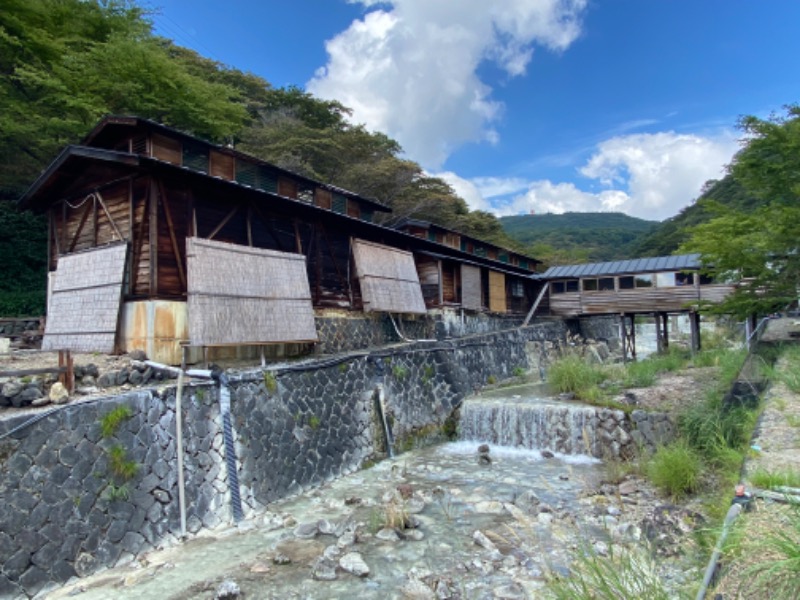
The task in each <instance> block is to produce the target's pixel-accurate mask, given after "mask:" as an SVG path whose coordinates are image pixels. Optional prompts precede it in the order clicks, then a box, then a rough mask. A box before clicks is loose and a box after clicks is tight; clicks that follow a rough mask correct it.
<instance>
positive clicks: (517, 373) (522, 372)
mask: <svg viewBox="0 0 800 600" xmlns="http://www.w3.org/2000/svg"><path fill="white" fill-rule="evenodd" d="M512 372H513V374H514V377H522V376H524V375H525V369H523V368H522V367H514V371H512Z"/></svg>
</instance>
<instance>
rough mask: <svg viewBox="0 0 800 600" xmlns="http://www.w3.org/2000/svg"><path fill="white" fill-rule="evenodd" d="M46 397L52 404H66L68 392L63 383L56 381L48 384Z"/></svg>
mask: <svg viewBox="0 0 800 600" xmlns="http://www.w3.org/2000/svg"><path fill="white" fill-rule="evenodd" d="M48 397H49V398H50V402H52V403H53V404H66V402H67V400H69V392H68V391H67V388H65V387H64V384H63V383H61V382H60V381H57V382H55V383H54V384H53V385H52V386H50V393H49V394H48Z"/></svg>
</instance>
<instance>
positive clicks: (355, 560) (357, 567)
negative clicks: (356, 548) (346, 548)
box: [339, 552, 369, 577]
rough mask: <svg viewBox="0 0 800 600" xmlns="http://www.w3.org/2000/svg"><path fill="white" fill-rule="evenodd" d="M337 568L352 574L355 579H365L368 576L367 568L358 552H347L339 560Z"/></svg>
mask: <svg viewBox="0 0 800 600" xmlns="http://www.w3.org/2000/svg"><path fill="white" fill-rule="evenodd" d="M339 566H340V567H341V568H342V570H344V571H347V572H348V573H352V574H353V575H355V576H356V577H366V576H367V575H369V566H368V565H367V563H365V562H364V559H363V558H361V554H359V553H358V552H348V553H347V554H345V555H344V556H343V557H341V558H340V559H339Z"/></svg>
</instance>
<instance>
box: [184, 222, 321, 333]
mask: <svg viewBox="0 0 800 600" xmlns="http://www.w3.org/2000/svg"><path fill="white" fill-rule="evenodd" d="M186 258H187V261H186V262H187V273H188V287H189V291H188V312H189V315H188V321H189V339H190V341H191V344H192V345H194V346H219V345H225V344H269V343H279V342H312V341H317V330H316V326H315V323H314V309H313V307H312V305H311V290H310V287H309V285H308V275H307V273H306V262H305V261H306V259H305V257H304V256H303V255H302V254H291V253H287V252H276V251H274V250H264V249H261V248H251V247H248V246H240V245H237V244H228V243H226V242H216V241H211V240H205V239H200V238H193V237H192V238H187V240H186Z"/></svg>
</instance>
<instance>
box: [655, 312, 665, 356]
mask: <svg viewBox="0 0 800 600" xmlns="http://www.w3.org/2000/svg"><path fill="white" fill-rule="evenodd" d="M653 322H654V323H655V326H656V352H657V353H658V354H661V353H662V352H664V336H663V331H662V329H661V315H660V314H659V313H657V312H654V313H653Z"/></svg>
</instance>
